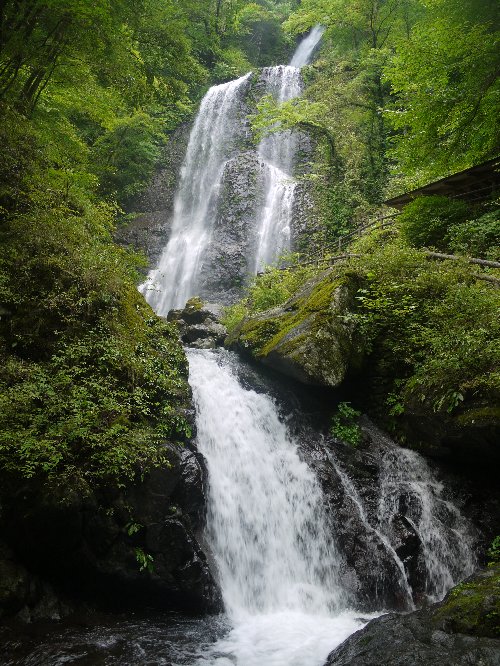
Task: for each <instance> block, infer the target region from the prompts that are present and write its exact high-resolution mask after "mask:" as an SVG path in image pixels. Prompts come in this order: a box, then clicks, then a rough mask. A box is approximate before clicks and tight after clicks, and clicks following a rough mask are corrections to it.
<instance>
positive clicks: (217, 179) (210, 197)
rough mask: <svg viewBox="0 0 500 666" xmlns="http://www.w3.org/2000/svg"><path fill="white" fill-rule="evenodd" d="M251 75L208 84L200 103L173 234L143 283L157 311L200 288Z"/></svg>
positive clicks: (181, 302) (180, 303) (178, 304)
mask: <svg viewBox="0 0 500 666" xmlns="http://www.w3.org/2000/svg"><path fill="white" fill-rule="evenodd" d="M249 77H250V74H247V75H246V76H243V77H242V78H240V79H237V80H236V81H231V82H230V83H224V84H223V85H219V86H214V87H212V88H210V90H209V91H208V93H207V94H206V95H205V97H204V99H203V101H202V103H201V106H200V110H199V112H198V115H197V117H196V120H195V123H194V126H193V129H192V131H191V135H190V138H189V145H188V149H187V153H186V158H185V160H184V165H183V167H182V173H181V182H180V185H179V189H178V191H177V194H176V197H175V203H174V216H173V225H172V233H171V236H170V239H169V241H168V244H167V246H166V248H165V249H164V251H163V253H162V256H161V258H160V261H159V265H158V268H156V269H155V270H153V271H151V272H150V274H149V276H148V279H147V280H146V282H145V283H144V284H143V285H142V286H141V288H140V290H141V291H142V293H143V294H144V295H145V297H146V300H147V301H148V302H149V303H150V305H151V306H152V307H153V308H154V309H155V310H156V312H157V313H158V314H163V315H166V314H167V312H168V311H169V310H170V309H171V308H174V307H181V306H183V305H184V304H185V303H186V301H187V300H188V298H189V297H190V296H193V295H194V293H195V291H196V286H197V284H196V283H197V278H198V272H199V267H200V262H201V260H202V258H203V254H204V251H205V250H206V248H207V246H208V243H209V241H210V236H211V232H212V228H213V224H214V220H215V213H216V208H217V199H218V193H219V187H220V183H221V179H222V176H223V173H224V166H225V164H226V162H227V160H228V158H229V157H230V155H231V153H232V151H233V150H234V148H235V146H234V144H235V140H236V139H237V136H238V131H239V130H240V129H241V122H242V118H240V115H239V105H240V100H241V95H242V92H243V91H244V90H245V88H246V84H247V82H248V79H249Z"/></svg>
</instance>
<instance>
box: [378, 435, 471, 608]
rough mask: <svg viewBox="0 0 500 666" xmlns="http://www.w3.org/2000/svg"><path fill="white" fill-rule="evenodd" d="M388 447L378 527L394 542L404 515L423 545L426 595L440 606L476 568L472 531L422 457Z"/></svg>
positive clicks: (382, 480) (385, 453)
mask: <svg viewBox="0 0 500 666" xmlns="http://www.w3.org/2000/svg"><path fill="white" fill-rule="evenodd" d="M384 448H385V450H384V453H383V458H382V470H381V471H382V473H381V478H380V499H379V508H378V516H377V518H378V526H377V527H378V529H379V530H380V532H381V533H382V534H384V535H385V536H386V537H387V538H389V539H391V538H392V537H393V534H392V531H393V520H394V518H395V516H397V515H398V514H404V515H405V518H406V520H408V522H409V523H410V525H411V526H412V527H413V529H414V530H415V532H416V534H417V535H418V538H419V540H420V543H421V548H422V558H421V559H422V569H423V570H422V572H421V575H422V577H423V579H424V581H425V595H426V597H427V600H428V601H431V602H433V601H439V600H441V599H442V598H443V597H444V595H445V594H446V592H448V590H449V589H450V588H451V587H453V585H456V584H457V583H458V582H459V581H460V580H462V579H463V578H464V577H466V576H469V575H470V574H472V573H473V571H474V569H475V566H476V558H475V556H474V548H473V539H472V537H471V532H470V526H469V525H468V524H467V521H466V520H465V519H464V517H463V516H462V514H461V513H460V511H459V510H458V508H457V507H456V506H455V505H454V504H453V503H452V502H449V501H448V500H446V499H445V498H444V496H443V490H444V488H443V484H442V483H440V482H439V481H437V480H436V478H435V477H434V476H433V474H432V472H431V470H430V468H429V466H428V465H427V463H426V462H425V460H424V459H423V458H422V457H421V456H419V455H418V454H417V453H415V452H414V451H410V450H409V449H402V448H396V447H394V446H393V445H389V446H385V447H384Z"/></svg>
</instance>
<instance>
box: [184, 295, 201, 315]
mask: <svg viewBox="0 0 500 666" xmlns="http://www.w3.org/2000/svg"><path fill="white" fill-rule="evenodd" d="M202 308H203V301H202V300H201V298H198V297H197V296H194V297H193V298H190V299H189V301H188V302H187V303H186V310H190V311H194V312H198V310H201V309H202Z"/></svg>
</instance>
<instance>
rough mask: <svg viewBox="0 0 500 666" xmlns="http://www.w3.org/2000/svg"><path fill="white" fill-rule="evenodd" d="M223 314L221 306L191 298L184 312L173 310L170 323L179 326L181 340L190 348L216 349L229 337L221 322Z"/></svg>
mask: <svg viewBox="0 0 500 666" xmlns="http://www.w3.org/2000/svg"><path fill="white" fill-rule="evenodd" d="M222 313H223V307H222V306H221V305H218V304H215V303H203V302H202V301H201V300H200V299H199V298H191V299H190V300H189V301H188V302H187V303H186V307H185V308H184V310H171V311H170V312H169V313H168V321H174V322H175V323H176V324H177V326H178V328H179V335H180V336H181V340H182V341H183V342H184V344H185V345H187V346H188V347H194V348H195V349H214V348H215V347H222V346H223V344H224V340H225V339H226V336H227V329H226V327H225V326H223V325H222V324H221V322H220V318H221V316H222Z"/></svg>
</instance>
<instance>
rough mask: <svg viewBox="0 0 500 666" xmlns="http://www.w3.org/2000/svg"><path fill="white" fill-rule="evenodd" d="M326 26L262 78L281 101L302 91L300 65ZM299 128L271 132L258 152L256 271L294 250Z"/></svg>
mask: <svg viewBox="0 0 500 666" xmlns="http://www.w3.org/2000/svg"><path fill="white" fill-rule="evenodd" d="M323 30H324V29H323V28H322V27H321V26H316V27H315V28H314V29H313V30H312V31H311V33H310V34H309V35H308V36H307V37H306V38H305V39H304V40H302V42H301V43H300V44H299V47H298V48H297V51H296V52H295V54H294V56H293V58H292V60H291V63H290V65H288V66H285V65H280V66H278V67H268V68H266V69H264V71H263V73H262V78H263V80H264V81H265V83H266V90H267V91H268V92H269V93H270V94H272V95H273V97H274V98H275V99H276V101H277V102H280V103H281V102H286V101H288V100H291V99H295V98H296V97H298V96H299V95H300V94H301V92H302V76H301V73H300V68H301V67H303V66H304V65H307V64H308V63H309V62H310V60H311V57H312V55H313V53H314V51H315V49H316V47H317V46H318V44H319V42H320V40H321V36H322V34H323ZM297 145H298V135H297V132H295V131H292V130H286V131H283V132H278V133H275V134H270V135H268V136H266V137H264V139H263V140H262V141H261V142H260V144H259V147H258V153H259V156H260V158H261V160H262V164H263V189H264V193H265V195H264V203H263V206H262V208H261V209H260V210H259V211H258V213H257V222H258V236H257V246H256V252H255V260H254V262H253V272H254V273H258V272H259V271H261V270H263V269H264V268H265V266H266V265H269V264H272V263H273V262H274V261H275V260H276V259H277V258H278V257H279V256H280V255H282V254H286V253H287V252H290V249H291V237H292V229H291V225H292V216H293V206H294V199H295V189H296V186H297V183H296V181H295V180H294V179H293V168H294V162H295V157H296V153H297Z"/></svg>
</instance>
